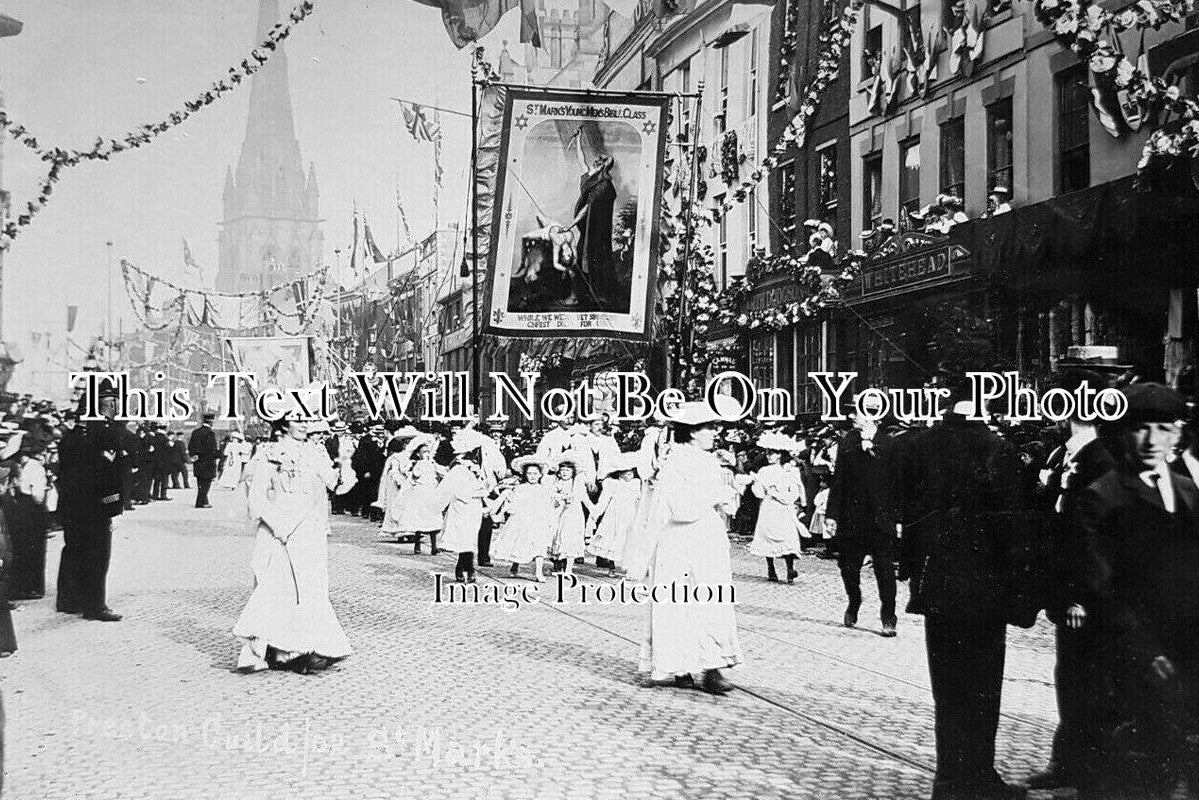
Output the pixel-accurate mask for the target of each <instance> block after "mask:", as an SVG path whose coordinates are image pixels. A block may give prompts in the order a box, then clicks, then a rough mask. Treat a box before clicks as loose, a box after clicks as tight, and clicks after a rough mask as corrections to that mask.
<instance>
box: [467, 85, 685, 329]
mask: <svg viewBox="0 0 1199 800" xmlns="http://www.w3.org/2000/svg"><path fill="white" fill-rule="evenodd" d="M668 102H669V97H667V96H646V95H619V96H603V97H596V96H594V95H581V94H574V93H566V92H533V91H527V90H522V89H518V88H510V89H509V90H508V93H507V103H506V105H505V108H504V125H503V141H502V143H501V148H500V168H499V169H498V170H497V176H496V190H495V196H496V198H497V199H498V200H499V202H498V203H496V204H495V206H494V209H493V215H492V231H491V237H490V240H491V242H492V243H493V247H491V248H490V256H489V257H490V263H489V274H490V275H491V281H490V283H489V285H488V287H487V292H486V296H485V304H484V309H485V312H486V325H485V328H484V331H485V332H486V333H492V334H497V335H500V336H516V337H522V336H523V337H542V336H604V337H611V338H621V339H640V340H646V339H648V338H649V328H650V320H651V317H652V309H653V302H654V296H653V294H654V291H655V287H656V286H657V268H658V246H657V238H658V207H659V203H660V200H661V191H662V185H661V169H662V168H661V165H662V161H663V159H664V156H665V149H666V133H667V130H666V129H667V124H666V122H667V112H668V106H667V104H668Z"/></svg>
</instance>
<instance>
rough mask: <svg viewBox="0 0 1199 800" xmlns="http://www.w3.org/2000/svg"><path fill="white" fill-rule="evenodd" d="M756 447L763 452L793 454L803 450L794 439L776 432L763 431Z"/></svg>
mask: <svg viewBox="0 0 1199 800" xmlns="http://www.w3.org/2000/svg"><path fill="white" fill-rule="evenodd" d="M758 447H760V448H762V449H763V450H778V451H780V452H783V453H794V452H796V451H797V450H802V449H803V445H801V444H800V443H799V442H798V441H796V440H795V439H794V438H792V437H790V436H788V435H786V434H785V433H779V432H778V431H765V432H764V433H762V435H761V436H759V437H758Z"/></svg>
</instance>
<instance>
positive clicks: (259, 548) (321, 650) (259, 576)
mask: <svg viewBox="0 0 1199 800" xmlns="http://www.w3.org/2000/svg"><path fill="white" fill-rule="evenodd" d="M283 424H284V425H286V433H285V435H284V437H283V438H282V439H281V440H280V441H278V442H274V443H271V444H269V445H264V447H265V448H266V450H265V451H264V452H263V453H262V460H261V461H260V462H258V463H257V464H256V466H255V469H254V474H253V478H252V482H251V484H250V495H249V509H250V514H251V516H252V517H253V518H254V519H257V520H258V533H257V541H256V542H255V546H254V558H253V561H252V564H251V566H252V568H253V570H254V591H253V592H252V593H251V595H250V599H249V602H247V603H246V607H245V609H244V610H243V611H242V613H241V616H240V617H239V618H238V620H237V624H235V625H234V626H233V634H234V635H235V636H237V637H238V638H240V639H242V640H243V641H244V644H243V646H242V649H241V653H240V655H239V656H238V659H237V666H238V669H239V670H241V671H244V672H256V671H258V670H263V669H266V668H267V667H276V668H280V669H291V670H293V671H296V672H301V673H310V672H317V671H320V670H322V669H324V668H326V667H328V666H329V664H331V663H333V662H334V661H338V660H340V659H342V658H345V657H346V656H348V655H349V654H350V643H349V641H348V640H347V639H346V634H345V631H344V630H342V627H341V624H340V623H339V622H338V621H337V615H336V614H335V613H334V611H333V606H332V604H331V603H330V602H329V552H328V548H329V543H328V537H329V533H330V528H329V505H328V497H327V494H326V492H327V490H328V489H330V488H332V487H333V486H334V485H336V483H337V471H336V469H335V468H334V467H333V465H332V464H330V463H329V455H328V453H327V452H326V451H325V449H324V447H322V446H321V445H319V444H316V443H314V442H309V441H306V437H307V423H305V422H302V421H299V420H294V419H293V420H289V421H286V422H285V423H283Z"/></svg>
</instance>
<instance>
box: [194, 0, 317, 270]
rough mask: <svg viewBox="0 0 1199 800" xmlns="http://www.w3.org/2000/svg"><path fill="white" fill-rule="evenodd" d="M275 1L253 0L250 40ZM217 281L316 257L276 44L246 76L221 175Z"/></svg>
mask: <svg viewBox="0 0 1199 800" xmlns="http://www.w3.org/2000/svg"><path fill="white" fill-rule="evenodd" d="M279 21H280V17H279V0H259V3H258V23H257V26H256V29H255V33H254V40H253V45H254V46H257V45H259V44H261V43H262V42H263V41H264V40H265V39H266V37H267V34H268V33H270V31H271V30H272V29H273V28H274V27H275V26H276V25H277V24H278V23H279ZM224 195H225V197H224V199H225V203H224V211H225V218H224V221H223V222H222V223H221V225H222V232H221V245H220V246H221V266H220V273H219V276H218V281H217V284H218V288H220V289H221V290H222V291H225V290H230V289H232V290H238V291H241V290H244V289H246V288H256V287H258V286H259V285H260V284H263V285H270V284H272V283H275V282H277V279H278V277H279V276H277V275H274V276H272V275H267V274H266V273H267V272H268V271H271V270H276V271H277V270H278V269H279V268H280V265H281V266H282V268H283V269H285V270H286V271H287V272H288V273H291V274H298V273H300V272H305V271H307V270H309V269H311V268H312V267H313V266H314V265H315V264H317V263H319V261H320V251H321V244H322V241H323V236H322V235H321V233H320V219H319V217H318V214H319V212H318V209H317V203H318V196H319V195H318V193H317V190H316V173H315V170H313V169H312V168H311V167H310V169H309V170H308V174H307V175H305V170H304V162H303V159H302V158H301V156H300V144H299V142H298V141H296V129H295V119H294V115H293V110H292V104H291V87H290V85H289V80H288V64H287V53H286V52H285V51H284V47H283V45H282V44H280V45H279V46H278V47H277V48H276V49H275V51H274V52H273V53H272V54H271V58H270V60H269V61H267V63H266V64H265V65H263V66H262V68H261V69H259V70H258V71H257V72H255V73H254V77H253V78H251V83H250V109H249V115H248V116H247V118H246V138H245V141H244V142H243V143H242V149H241V155H240V156H239V158H238V161H237V168H236V169H235V170H233V173H232V178H231V179H230V177H229V176H227V177H226V180H225V192H224Z"/></svg>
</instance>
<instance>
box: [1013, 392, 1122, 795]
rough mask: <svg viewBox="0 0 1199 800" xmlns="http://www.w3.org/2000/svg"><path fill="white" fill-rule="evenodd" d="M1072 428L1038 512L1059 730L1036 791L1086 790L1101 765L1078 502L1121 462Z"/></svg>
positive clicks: (1090, 432) (1093, 428)
mask: <svg viewBox="0 0 1199 800" xmlns="http://www.w3.org/2000/svg"><path fill="white" fill-rule="evenodd" d="M1057 383H1058V386H1059V387H1060V388H1062V389H1065V390H1066V391H1068V392H1071V393H1073V392H1074V391H1075V390H1076V389H1077V388H1078V387H1080V386H1083V385H1084V384H1085V385H1087V386H1090V387H1091V388H1092V389H1094V390H1095V391H1099V390H1102V389H1106V388H1107V386H1108V381H1107V379H1105V378H1104V377H1103V376H1102V375H1099V374H1098V373H1095V372H1090V371H1085V370H1068V371H1066V372H1064V373H1063V374H1062V376H1061V378H1060V379H1059V380H1058V382H1057ZM1066 426H1067V429H1066V430H1067V432H1068V435H1069V436H1068V438H1067V439H1066V441H1065V443H1064V444H1062V445H1061V446H1060V447H1058V448H1057V449H1055V450H1054V451H1053V452H1052V453H1051V454H1050V455H1049V458H1048V459H1047V461H1046V464H1045V467H1044V469H1042V470H1041V471H1040V474H1039V480H1038V484H1037V498H1036V505H1037V511H1038V512H1039V515H1040V518H1041V521H1042V529H1043V530H1044V532H1045V533H1046V534H1047V535H1048V538H1049V551H1048V553H1047V556H1048V558H1049V561H1050V564H1049V569H1048V578H1049V581H1048V582H1049V586H1048V587H1047V588H1048V592H1047V597H1046V599H1045V608H1046V612H1047V614H1048V616H1049V619H1050V621H1052V622H1053V623H1054V624H1055V625H1056V626H1057V631H1056V640H1057V663H1056V665H1055V667H1054V686H1055V689H1056V693H1057V709H1058V726H1057V732H1056V734H1055V735H1054V737H1053V754H1052V756H1051V758H1050V761H1049V767H1048V768H1047V769H1046V770H1045V771H1044V772H1041V773H1038V774H1036V775H1033V776H1032V777H1030V778H1029V779H1028V787H1029V788H1030V789H1055V788H1058V787H1061V786H1076V785H1078V783H1079V782H1082V783H1086V780H1087V779H1086V777H1085V773H1086V771H1087V770H1089V769H1091V768H1092V767H1093V766H1094V765H1095V764H1097V763H1098V760H1099V758H1100V755H1099V753H1100V749H1099V748H1100V742H1099V730H1098V708H1099V702H1100V697H1099V686H1098V674H1097V672H1096V669H1095V662H1096V659H1097V657H1098V652H1097V649H1096V640H1095V626H1094V625H1092V624H1089V623H1088V609H1087V606H1086V603H1084V602H1083V595H1084V588H1085V579H1086V569H1085V567H1086V542H1085V541H1083V540H1082V538H1081V537H1080V536H1079V535H1078V501H1079V498H1081V496H1082V492H1083V490H1084V489H1086V488H1087V487H1088V486H1090V485H1091V484H1092V483H1094V482H1095V481H1096V480H1098V479H1099V478H1101V477H1103V476H1104V475H1105V474H1107V473H1108V472H1110V471H1111V470H1112V469H1114V468H1115V466H1116V461H1115V459H1113V458H1112V456H1111V454H1110V453H1109V452H1108V450H1107V447H1106V446H1104V443H1103V440H1101V439H1100V438H1099V430H1098V426H1097V425H1096V424H1095V422H1094V421H1090V422H1088V421H1085V420H1082V419H1079V418H1074V419H1071V420H1069V421H1068V422H1067V423H1066Z"/></svg>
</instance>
